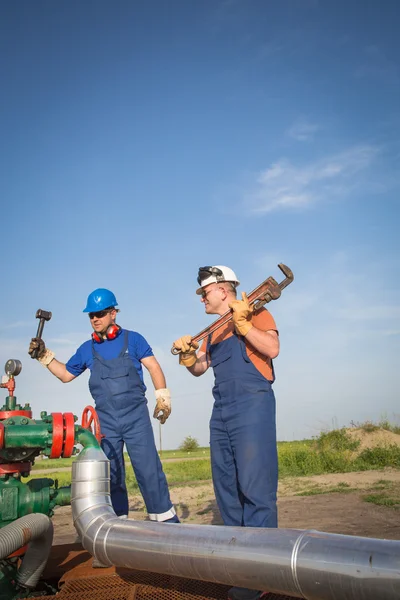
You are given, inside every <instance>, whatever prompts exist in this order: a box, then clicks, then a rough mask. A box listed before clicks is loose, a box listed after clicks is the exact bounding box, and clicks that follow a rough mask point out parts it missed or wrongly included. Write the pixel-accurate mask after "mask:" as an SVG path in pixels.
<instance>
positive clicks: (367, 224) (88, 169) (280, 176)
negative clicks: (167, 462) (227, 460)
mask: <svg viewBox="0 0 400 600" xmlns="http://www.w3.org/2000/svg"><path fill="white" fill-rule="evenodd" d="M0 10H1V19H0V77H1V90H2V91H1V95H0V103H1V111H0V134H1V144H0V193H1V197H2V211H1V215H2V219H1V222H2V236H1V241H0V244H1V255H2V259H3V269H2V294H1V297H0V307H1V314H2V318H1V322H0V364H4V363H5V361H6V360H7V359H8V358H10V357H12V358H19V359H20V360H22V362H23V371H22V373H21V375H20V376H19V378H18V380H17V397H18V400H19V401H21V402H22V403H25V402H30V403H31V405H32V407H33V410H34V414H35V415H36V416H39V413H40V411H41V410H47V411H49V412H50V411H57V412H58V411H73V412H74V413H76V414H78V415H80V414H81V412H82V409H83V407H84V406H85V405H86V404H87V403H90V401H91V399H90V396H89V392H88V389H87V376H86V374H84V375H83V376H81V377H80V378H79V379H78V380H75V381H74V382H72V383H71V384H68V385H63V384H61V383H60V382H58V381H57V380H56V379H55V378H53V377H52V376H51V375H50V374H49V373H47V372H46V371H45V370H44V369H43V368H42V367H41V366H40V365H39V364H37V362H36V361H32V360H31V359H30V358H29V356H28V354H27V347H28V344H29V340H30V338H31V337H32V335H34V334H35V332H36V327H37V322H36V321H35V313H36V310H37V309H38V308H43V309H45V310H51V311H52V312H53V318H52V320H51V321H50V323H48V324H47V325H46V327H45V331H44V339H45V340H46V342H47V344H48V346H49V347H50V348H52V349H53V350H54V351H55V352H56V356H57V358H58V359H59V360H62V361H66V360H68V358H69V357H70V356H71V355H72V354H73V353H74V351H75V349H76V347H77V346H79V345H80V344H81V343H82V342H83V341H84V340H85V339H87V338H88V335H89V334H90V327H89V323H88V319H87V316H86V315H84V314H83V313H82V309H83V308H84V306H85V302H86V297H87V295H88V293H89V292H91V291H92V290H93V289H94V288H97V287H108V288H110V289H112V290H113V291H114V293H115V294H116V296H117V299H118V301H119V306H120V308H121V314H120V319H119V321H120V324H121V325H122V326H124V327H127V328H130V329H134V330H137V331H139V332H140V333H142V334H143V335H144V336H145V337H146V338H147V339H148V341H149V343H150V344H151V346H152V347H153V349H154V352H155V354H156V356H157V358H158V359H159V361H160V363H161V365H162V367H163V369H164V371H165V373H166V375H167V379H168V385H169V387H170V389H171V393H172V398H173V413H172V415H171V417H170V419H169V421H168V423H167V424H166V425H165V426H164V427H163V429H162V436H163V438H162V439H163V446H164V448H174V447H176V446H178V444H179V443H180V442H181V441H182V440H183V438H184V437H185V436H186V435H192V436H194V437H196V438H197V439H198V440H199V442H200V443H201V444H203V445H206V444H208V421H209V416H210V413H211V407H212V396H211V387H212V375H211V373H208V374H206V375H205V376H203V377H202V378H200V379H195V378H193V377H192V376H191V375H190V374H189V373H187V372H186V370H185V369H183V368H182V367H180V366H179V364H178V360H177V358H176V357H173V356H172V355H171V354H170V347H171V344H172V342H173V340H174V339H176V338H177V337H180V336H181V335H183V334H186V333H191V334H195V333H197V332H198V331H200V330H201V329H203V328H204V327H205V326H206V325H208V324H209V323H210V322H211V320H212V318H210V317H209V316H206V315H205V314H204V309H203V306H202V305H201V304H200V302H199V298H198V297H197V296H196V295H195V294H194V290H195V288H196V275H197V269H198V267H199V266H203V265H208V264H225V265H228V266H230V267H232V268H233V269H234V270H235V271H236V273H237V275H238V276H239V279H240V281H241V289H242V290H251V289H253V288H254V287H255V286H256V285H258V284H259V283H260V282H261V281H262V280H264V279H265V278H267V277H268V276H269V275H273V276H274V277H275V278H277V279H279V278H280V277H281V274H280V272H279V270H278V269H277V266H276V265H277V264H278V263H279V262H283V263H285V264H287V265H288V266H289V267H290V268H291V269H292V270H293V272H294V275H295V281H294V283H293V284H292V285H291V286H289V287H288V288H287V289H286V290H285V291H284V293H283V294H282V297H281V299H280V300H278V301H277V302H274V303H271V304H270V306H269V308H270V310H271V313H272V314H273V316H274V317H275V319H276V321H277V324H278V328H279V330H280V336H281V354H280V356H279V357H278V359H277V360H276V363H275V368H276V375H277V380H276V383H275V393H276V397H277V417H278V438H279V439H293V438H295V439H299V438H302V437H310V436H312V435H317V434H318V432H319V431H321V430H322V429H326V428H331V427H333V426H341V425H348V424H349V423H350V421H351V420H353V421H364V420H366V419H372V420H379V419H380V418H381V417H382V416H386V417H388V418H389V419H391V420H394V421H396V422H399V420H400V408H399V402H398V389H399V384H400V378H399V371H400V369H399V367H398V356H399V337H400V305H399V287H400V285H399V280H400V268H399V266H400V259H399V242H398V227H399V191H400V190H399V183H400V176H399V163H400V41H399V39H398V22H399V17H400V6H399V4H398V2H396V1H395V0H393V1H391V0H385V2H378V0H373V1H371V0H365V2H363V3H360V2H357V1H356V0H349V1H346V2H344V1H342V0H339V1H336V2H334V3H333V2H326V1H322V0H321V1H318V0H303V1H302V2H298V1H295V0H290V1H289V0H279V1H277V0H275V1H267V0H247V1H244V0H202V1H201V2H200V1H197V2H195V1H192V2H188V1H187V0H170V2H164V1H161V0H146V2H143V1H142V2H130V1H122V0H117V1H115V2H112V3H111V2H105V1H103V0H96V1H89V0H88V1H86V2H78V1H76V0H73V1H68V2H66V1H63V0H61V1H59V2H51V1H50V0H48V1H44V0H36V1H35V2H30V1H28V0H20V1H19V2H13V3H3V5H2V7H1V9H0ZM148 398H149V404H150V406H151V408H152V407H153V405H154V397H153V392H152V390H151V389H150V390H149V393H148ZM155 432H156V436H157V440H158V426H157V422H155Z"/></svg>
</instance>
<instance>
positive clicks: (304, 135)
mask: <svg viewBox="0 0 400 600" xmlns="http://www.w3.org/2000/svg"><path fill="white" fill-rule="evenodd" d="M318 130H319V125H317V124H316V123H311V122H310V121H308V120H307V119H305V118H300V119H298V120H297V121H296V122H295V123H293V125H292V126H291V127H290V128H289V129H288V130H287V132H286V135H288V136H289V137H291V138H293V139H294V140H297V141H298V142H308V141H310V140H312V139H313V138H314V134H315V133H316V132H317V131H318Z"/></svg>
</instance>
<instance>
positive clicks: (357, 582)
mask: <svg viewBox="0 0 400 600" xmlns="http://www.w3.org/2000/svg"><path fill="white" fill-rule="evenodd" d="M109 482H110V476H109V461H108V459H107V458H106V456H105V454H104V453H103V452H102V450H101V449H99V448H96V447H88V448H85V449H84V450H83V451H82V452H81V454H80V455H79V457H78V459H77V460H76V461H75V462H74V464H73V466H72V490H71V491H72V495H71V505H72V514H73V519H74V525H75V527H76V529H77V532H78V534H79V535H80V536H81V539H82V544H83V546H84V547H85V549H86V550H87V551H88V552H90V553H91V554H92V555H93V556H94V557H95V558H96V559H97V560H98V561H99V562H100V563H101V564H103V565H105V566H111V565H114V566H117V567H128V568H132V569H139V570H142V571H150V572H155V573H162V574H167V575H175V576H179V577H185V578H190V579H197V580H202V581H210V582H214V583H220V584H226V585H232V586H240V587H246V588H251V589H258V590H268V591H271V592H274V593H276V594H283V595H285V594H286V595H288V596H293V597H296V598H306V599H307V600H337V599H338V598H340V600H376V599H377V598H379V599H380V600H398V599H399V598H400V541H397V540H396V541H393V540H379V539H371V538H363V537H356V536H348V535H337V534H329V533H323V532H319V531H312V530H307V531H302V530H296V529H262V528H251V527H216V526H213V525H184V524H175V523H154V522H151V521H146V522H139V521H133V520H126V521H121V519H118V518H117V516H116V515H115V513H114V511H113V508H112V504H111V499H110V493H109V486H110V483H109Z"/></svg>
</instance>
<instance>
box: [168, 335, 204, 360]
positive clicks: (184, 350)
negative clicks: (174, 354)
mask: <svg viewBox="0 0 400 600" xmlns="http://www.w3.org/2000/svg"><path fill="white" fill-rule="evenodd" d="M174 347H175V348H176V349H177V350H180V354H179V364H180V365H183V366H184V367H191V366H192V365H194V363H195V362H196V360H197V355H196V350H197V349H198V347H199V344H198V343H197V342H194V341H193V340H192V336H190V335H184V336H183V337H180V338H179V339H177V340H176V341H175V342H174Z"/></svg>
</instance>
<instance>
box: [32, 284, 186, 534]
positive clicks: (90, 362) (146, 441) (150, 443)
mask: <svg viewBox="0 0 400 600" xmlns="http://www.w3.org/2000/svg"><path fill="white" fill-rule="evenodd" d="M117 306H118V302H117V299H116V297H115V295H114V294H113V292H111V291H110V290H107V289H105V288H99V289H97V290H94V291H93V292H92V293H91V294H89V296H88V299H87V304H86V307H85V308H84V309H83V312H85V313H88V315H89V319H90V324H91V326H92V328H93V333H92V336H91V339H90V340H87V341H86V342H84V343H83V344H82V345H81V346H80V347H79V348H78V349H77V351H76V352H75V354H74V355H73V356H72V357H71V358H70V359H69V361H68V362H67V363H66V364H64V363H62V362H60V361H58V360H57V359H56V358H55V356H54V352H53V351H52V350H49V349H48V348H46V346H45V343H44V341H43V340H42V339H39V338H32V340H31V343H30V346H29V354H30V355H31V356H32V354H33V352H34V351H36V350H37V355H36V356H35V358H37V360H38V361H39V362H40V363H41V364H42V365H43V366H44V367H46V368H47V369H48V370H49V371H50V372H51V373H52V374H53V375H55V376H56V377H58V379H60V381H62V382H63V383H68V382H69V381H72V380H73V379H75V378H76V377H78V376H79V375H81V373H83V372H84V371H85V370H86V369H89V370H90V379H89V389H90V393H91V394H92V397H93V399H94V400H95V403H96V410H97V413H98V415H99V419H100V425H101V431H102V433H103V434H104V435H105V437H104V439H103V440H102V448H103V450H104V452H105V454H106V455H107V457H108V459H109V460H110V463H111V464H110V467H111V469H110V470H111V500H112V504H113V507H114V510H115V513H116V514H117V515H118V516H119V517H121V518H126V517H127V516H128V510H129V507H128V494H127V489H126V484H125V464H124V457H123V448H124V444H125V445H126V448H127V451H128V454H129V457H130V459H131V463H132V466H133V469H134V471H135V475H136V479H137V482H138V485H139V488H140V491H141V493H142V495H143V499H144V501H145V504H146V508H147V511H148V514H149V518H150V520H152V521H163V522H170V523H179V519H178V517H177V515H176V512H175V509H174V507H173V505H172V503H171V500H170V496H169V490H168V484H167V481H166V478H165V475H164V472H163V470H162V466H161V461H160V459H159V456H158V453H157V450H156V446H155V442H154V435H153V429H152V427H151V422H150V416H149V411H148V408H147V399H146V396H145V392H146V386H145V385H144V381H143V370H142V366H144V367H145V368H146V369H147V370H148V372H149V374H150V377H151V380H152V382H153V385H154V389H155V396H156V407H155V410H154V414H153V416H154V418H156V419H158V420H159V421H160V422H161V424H164V423H165V421H166V420H167V419H168V417H169V415H170V414H171V398H170V392H169V390H168V388H167V387H166V381H165V377H164V373H163V371H162V369H161V367H160V365H159V363H158V361H157V359H156V358H155V356H154V354H153V352H152V349H151V347H150V346H149V344H148V342H147V341H146V340H145V338H144V337H143V336H142V335H140V333H137V332H136V331H130V330H128V329H123V328H122V327H120V326H119V325H118V324H117V323H116V317H117V314H118V312H119V309H118V308H116V307H117Z"/></svg>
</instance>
